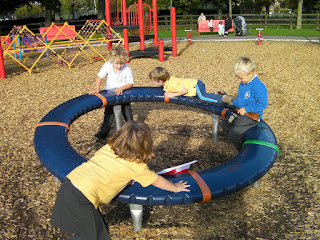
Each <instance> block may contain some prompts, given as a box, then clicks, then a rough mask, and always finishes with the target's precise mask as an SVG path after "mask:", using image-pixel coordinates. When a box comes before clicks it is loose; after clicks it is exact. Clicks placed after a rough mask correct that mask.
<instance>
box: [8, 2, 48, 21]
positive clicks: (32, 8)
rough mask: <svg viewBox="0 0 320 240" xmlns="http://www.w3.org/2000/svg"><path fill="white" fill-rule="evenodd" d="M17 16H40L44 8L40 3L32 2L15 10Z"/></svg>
mask: <svg viewBox="0 0 320 240" xmlns="http://www.w3.org/2000/svg"><path fill="white" fill-rule="evenodd" d="M14 15H15V16H16V17H17V18H28V17H39V16H41V15H42V9H41V7H40V6H39V5H35V4H30V5H27V4H26V5H24V6H22V7H20V8H17V9H16V10H15V12H14Z"/></svg>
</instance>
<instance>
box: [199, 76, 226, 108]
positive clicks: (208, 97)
mask: <svg viewBox="0 0 320 240" xmlns="http://www.w3.org/2000/svg"><path fill="white" fill-rule="evenodd" d="M195 88H196V90H197V96H198V97H199V98H200V99H201V100H204V101H207V102H214V103H216V102H218V101H220V102H222V98H223V95H217V94H214V93H207V92H206V86H205V85H204V83H203V82H202V81H200V80H198V83H197V85H196V86H195Z"/></svg>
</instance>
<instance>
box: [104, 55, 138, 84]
mask: <svg viewBox="0 0 320 240" xmlns="http://www.w3.org/2000/svg"><path fill="white" fill-rule="evenodd" d="M98 77H100V78H105V77H107V81H106V85H105V86H104V89H106V90H108V89H116V88H119V87H122V86H124V85H126V84H127V83H132V84H134V81H133V73H132V70H131V68H130V67H129V66H128V65H127V64H124V65H123V67H122V68H121V70H120V71H119V72H117V73H116V72H115V71H114V70H113V63H112V62H111V61H108V62H106V63H105V64H104V65H103V66H102V68H101V69H100V71H99V73H98Z"/></svg>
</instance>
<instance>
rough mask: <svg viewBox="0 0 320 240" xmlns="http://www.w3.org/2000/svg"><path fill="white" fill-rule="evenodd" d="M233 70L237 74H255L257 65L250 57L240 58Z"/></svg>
mask: <svg viewBox="0 0 320 240" xmlns="http://www.w3.org/2000/svg"><path fill="white" fill-rule="evenodd" d="M233 70H234V72H235V73H239V72H245V73H250V72H253V73H254V72H255V71H256V64H255V62H254V60H253V59H251V58H249V57H240V58H239V59H238V60H237V61H236V63H235V64H234V65H233Z"/></svg>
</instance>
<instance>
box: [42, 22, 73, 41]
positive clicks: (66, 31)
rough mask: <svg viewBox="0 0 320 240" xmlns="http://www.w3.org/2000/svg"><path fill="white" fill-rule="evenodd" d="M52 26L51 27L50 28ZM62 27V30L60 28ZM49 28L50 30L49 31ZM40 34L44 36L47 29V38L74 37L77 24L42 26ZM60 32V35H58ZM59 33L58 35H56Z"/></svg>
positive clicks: (49, 39)
mask: <svg viewBox="0 0 320 240" xmlns="http://www.w3.org/2000/svg"><path fill="white" fill-rule="evenodd" d="M49 28H50V29H49ZM61 28H63V29H62V31H61V32H59V31H60V29H61ZM48 29H49V31H48ZM39 30H40V34H41V35H42V36H43V35H44V33H45V32H46V31H48V32H47V33H46V40H47V41H51V40H53V39H54V40H66V39H73V38H75V36H76V28H75V25H66V26H64V25H61V26H60V25H53V26H51V27H40V29H39ZM58 32H59V34H58ZM57 34H58V35H57ZM56 35H57V36H56Z"/></svg>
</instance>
